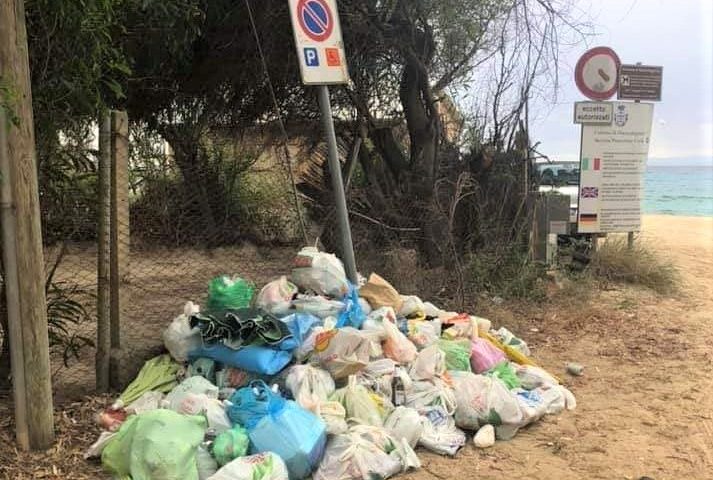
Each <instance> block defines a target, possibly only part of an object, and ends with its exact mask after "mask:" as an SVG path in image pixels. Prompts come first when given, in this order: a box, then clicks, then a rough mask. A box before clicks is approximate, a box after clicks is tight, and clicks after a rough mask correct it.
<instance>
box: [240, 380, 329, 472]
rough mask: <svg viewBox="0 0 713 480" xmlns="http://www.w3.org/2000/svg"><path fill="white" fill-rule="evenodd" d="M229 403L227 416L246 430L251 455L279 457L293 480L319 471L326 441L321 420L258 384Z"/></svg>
mask: <svg viewBox="0 0 713 480" xmlns="http://www.w3.org/2000/svg"><path fill="white" fill-rule="evenodd" d="M230 401H231V403H232V404H233V405H231V406H230V407H229V408H228V416H229V417H230V419H231V421H236V420H238V421H240V423H243V424H244V425H245V426H246V427H247V429H248V435H249V437H250V452H251V453H261V452H274V453H276V454H277V455H279V456H280V457H281V458H282V459H283V460H284V461H285V465H286V466H287V470H288V471H289V474H290V479H292V480H295V479H302V478H305V477H307V476H309V474H310V473H312V470H314V469H315V468H316V467H317V465H318V464H319V462H320V460H321V458H322V455H323V453H324V445H325V443H326V440H327V434H326V426H325V424H324V422H322V420H321V419H320V418H319V417H317V416H316V415H314V414H313V413H311V412H309V411H307V410H305V409H303V408H302V407H300V406H299V405H298V404H297V403H295V402H293V401H292V400H285V399H284V398H283V397H282V396H280V395H279V394H278V393H275V392H273V391H272V390H270V388H269V387H268V386H267V385H266V384H265V382H262V381H259V380H258V381H255V382H251V384H250V386H248V387H245V388H241V389H240V390H238V391H237V392H235V394H233V396H232V397H231V399H230Z"/></svg>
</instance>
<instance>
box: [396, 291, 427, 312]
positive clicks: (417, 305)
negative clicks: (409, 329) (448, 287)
mask: <svg viewBox="0 0 713 480" xmlns="http://www.w3.org/2000/svg"><path fill="white" fill-rule="evenodd" d="M401 300H403V303H402V304H401V309H399V315H401V316H402V317H408V316H409V315H412V314H414V313H417V312H421V313H424V310H425V309H426V307H425V306H424V304H423V302H422V301H421V299H420V298H418V297H417V296H416V295H401ZM424 314H425V313H424Z"/></svg>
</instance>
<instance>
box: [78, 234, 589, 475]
mask: <svg viewBox="0 0 713 480" xmlns="http://www.w3.org/2000/svg"><path fill="white" fill-rule="evenodd" d="M256 292H257V294H256ZM205 305H206V307H205V310H201V309H200V308H199V306H198V305H197V304H194V303H192V302H187V303H186V304H185V307H184V308H183V311H182V313H181V314H180V315H178V316H177V317H175V318H174V319H173V320H172V321H170V322H168V323H167V325H166V329H165V331H164V333H163V341H164V345H165V346H166V350H167V351H168V354H163V355H160V356H158V357H155V358H152V359H150V360H148V361H147V362H146V364H145V365H144V367H143V368H142V369H141V371H140V373H139V375H138V376H137V377H136V379H135V380H134V381H133V382H132V383H131V384H130V385H129V386H128V387H127V389H126V390H125V391H124V392H123V393H122V394H121V395H120V396H119V397H118V398H117V399H116V401H115V402H114V403H113V404H112V405H111V406H108V407H107V408H106V409H105V410H104V411H102V412H98V413H97V421H98V423H99V424H100V425H101V427H102V429H103V432H102V433H101V435H100V436H99V438H98V439H97V441H96V442H95V443H94V444H93V445H92V446H91V447H90V449H89V450H88V451H87V453H86V454H85V457H86V458H92V457H101V461H102V464H103V467H104V469H105V470H106V471H108V472H109V473H111V474H113V475H114V476H115V477H116V478H122V479H129V478H130V479H132V480H152V479H162V480H299V479H303V478H308V477H311V478H314V479H318V480H332V479H334V480H352V479H354V480H359V479H363V480H371V479H374V478H379V479H385V478H389V477H392V476H395V475H398V474H399V473H401V472H406V471H408V470H412V469H418V468H420V466H421V462H420V461H419V458H418V456H417V454H416V452H415V451H414V448H419V447H421V448H425V449H427V450H430V451H432V452H435V453H438V454H441V455H449V456H455V455H457V454H458V451H459V450H460V449H461V448H463V447H464V446H465V445H466V443H467V438H468V436H469V435H470V436H471V437H472V442H473V445H475V446H476V447H477V448H488V447H491V446H492V445H493V444H494V443H495V442H496V440H500V441H503V440H509V439H511V438H512V437H514V436H515V435H516V434H517V432H518V431H519V430H520V429H522V428H524V427H526V426H527V425H530V424H532V423H534V422H536V421H537V420H539V419H541V418H542V417H543V416H545V415H555V414H558V413H560V412H562V411H564V410H572V409H574V408H575V407H576V399H575V397H574V395H573V394H572V392H570V391H569V390H567V389H566V388H565V387H563V386H562V385H560V382H559V379H558V378H557V377H556V376H555V375H553V374H551V373H548V372H547V371H546V370H544V369H543V368H541V367H539V366H538V365H537V364H536V363H535V362H534V361H533V360H532V359H531V357H530V348H529V347H528V345H527V344H526V343H525V342H524V341H523V340H522V339H520V338H518V337H517V336H516V335H515V334H514V333H512V332H511V331H510V330H508V329H507V328H505V327H501V328H499V329H497V330H496V329H494V328H493V326H492V325H491V322H490V321H488V320H487V319H484V318H480V317H477V316H472V315H469V314H466V313H459V312H448V311H446V310H443V309H440V308H438V307H437V306H435V305H433V304H432V303H430V302H424V301H422V300H421V299H420V298H418V296H415V295H402V294H401V293H400V292H398V291H397V290H396V288H394V286H393V285H391V284H390V283H389V282H388V281H387V280H385V279H384V278H382V277H380V276H379V275H377V274H371V275H370V276H369V279H368V281H366V283H365V284H364V285H363V286H362V287H361V288H358V287H357V286H355V285H352V284H351V283H350V282H349V281H348V280H347V278H346V275H345V273H344V267H343V266H342V263H341V261H339V259H338V258H337V257H335V256H334V255H331V254H326V253H322V252H319V251H317V250H316V249H314V248H304V249H302V250H301V251H300V252H299V253H298V254H297V256H296V258H295V261H294V263H293V268H292V271H291V272H287V275H285V276H282V277H279V278H277V279H275V280H273V281H271V282H269V283H267V284H266V285H264V286H263V287H262V288H261V289H257V288H256V287H255V285H254V284H252V283H251V282H250V281H249V280H245V279H243V278H241V277H239V276H237V275H234V276H220V277H216V278H215V279H213V280H212V281H211V282H210V284H209V286H208V292H207V301H206V304H205ZM568 370H572V369H570V368H568ZM572 373H573V374H577V373H575V372H572ZM580 374H581V372H580ZM471 448H472V447H471Z"/></svg>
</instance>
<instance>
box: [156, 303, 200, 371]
mask: <svg viewBox="0 0 713 480" xmlns="http://www.w3.org/2000/svg"><path fill="white" fill-rule="evenodd" d="M198 311H199V309H198V306H197V305H195V304H194V303H193V302H187V303H186V304H185V306H184V307H183V313H182V314H181V315H179V316H177V317H176V318H174V319H173V321H172V322H171V323H170V324H169V325H168V327H167V328H166V330H164V332H163V344H164V345H165V346H166V349H167V350H168V352H169V353H170V354H171V357H173V359H174V360H176V361H177V362H187V361H188V354H189V353H190V352H192V351H193V350H195V349H197V348H199V347H201V346H202V345H203V339H202V338H201V332H200V330H199V329H198V328H191V325H190V320H189V317H190V316H191V315H193V314H195V313H198Z"/></svg>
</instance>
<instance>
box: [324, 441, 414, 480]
mask: <svg viewBox="0 0 713 480" xmlns="http://www.w3.org/2000/svg"><path fill="white" fill-rule="evenodd" d="M402 469H403V466H402V464H401V461H400V460H399V459H398V458H396V456H393V457H392V456H390V455H389V454H387V453H385V452H384V451H383V450H382V449H381V448H379V447H378V446H377V445H375V444H374V443H372V442H370V441H369V440H366V439H365V438H363V437H362V436H361V435H358V434H355V433H349V434H345V435H335V436H333V437H331V438H330V439H329V440H328V441H327V448H326V450H325V452H324V457H322V462H321V463H320V464H319V467H318V468H317V470H316V471H315V472H314V474H313V478H314V480H373V479H375V478H380V479H386V478H389V477H391V476H393V475H396V474H397V473H399V472H401V470H402Z"/></svg>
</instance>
